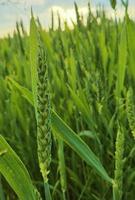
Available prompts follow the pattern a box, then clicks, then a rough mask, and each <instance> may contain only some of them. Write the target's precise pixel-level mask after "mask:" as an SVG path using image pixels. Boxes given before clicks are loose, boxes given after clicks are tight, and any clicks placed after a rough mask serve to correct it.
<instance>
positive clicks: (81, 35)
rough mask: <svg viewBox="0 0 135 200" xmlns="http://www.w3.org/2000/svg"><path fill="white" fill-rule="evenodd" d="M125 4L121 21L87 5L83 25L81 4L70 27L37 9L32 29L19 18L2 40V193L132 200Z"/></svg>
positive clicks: (132, 121) (3, 199)
mask: <svg viewBox="0 0 135 200" xmlns="http://www.w3.org/2000/svg"><path fill="white" fill-rule="evenodd" d="M110 2H111V5H112V8H113V9H114V11H113V12H115V10H116V1H110ZM122 2H123V6H124V7H125V17H124V18H123V20H119V19H117V17H116V19H115V20H113V19H108V18H107V17H106V15H105V12H104V10H99V9H98V10H97V12H96V15H93V13H92V12H91V8H90V5H88V11H89V13H88V17H87V23H86V24H84V22H83V18H82V17H81V16H80V14H79V11H78V6H77V4H75V11H76V17H77V20H76V21H77V23H76V24H75V23H73V26H74V28H73V29H70V27H69V26H68V24H67V23H66V22H65V24H64V29H63V27H62V25H61V20H60V17H59V16H58V21H59V23H58V24H59V26H58V28H57V29H56V30H55V29H54V16H53V13H52V25H51V28H50V29H49V31H46V30H44V29H43V27H42V26H41V24H40V22H39V20H36V19H35V18H34V17H33V14H32V17H31V23H30V34H27V33H26V31H25V30H24V27H23V24H22V22H21V23H17V30H16V32H14V35H13V37H10V36H9V37H8V38H4V39H0V134H1V136H0V172H1V177H0V200H7V199H11V200H14V199H15V200H16V199H18V198H19V199H21V200H41V199H46V200H50V199H54V200H111V199H112V200H127V199H129V200H134V196H135V141H134V139H135V116H134V114H135V103H134V100H135V97H134V94H135V91H134V88H135V39H134V33H135V22H134V21H133V20H132V19H130V18H129V15H128V1H127V3H126V1H122ZM4 138H5V139H4ZM5 140H6V141H7V142H8V143H9V144H10V146H9V144H8V143H7V142H6V141H5ZM11 147H12V148H11ZM18 156H19V157H18ZM24 165H25V166H24ZM26 168H27V169H26ZM7 182H8V184H9V185H8V184H7Z"/></svg>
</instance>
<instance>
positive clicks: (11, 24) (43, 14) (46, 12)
mask: <svg viewBox="0 0 135 200" xmlns="http://www.w3.org/2000/svg"><path fill="white" fill-rule="evenodd" d="M89 1H90V0H76V1H75V2H76V3H77V4H78V6H79V10H80V13H81V14H83V15H84V16H86V15H87V13H88V9H87V3H88V2H89ZM118 1H119V2H118V6H117V15H118V16H119V17H122V16H123V13H124V9H123V7H122V6H121V3H120V0H118ZM90 2H91V7H92V11H93V12H95V10H96V8H97V6H98V5H99V4H100V5H103V6H104V8H105V9H106V12H107V15H108V16H109V17H110V16H111V17H113V16H114V12H113V10H112V8H111V6H110V3H109V0H91V1H90ZM31 6H32V8H33V11H34V14H35V15H36V16H38V17H39V19H40V21H41V23H42V24H43V25H44V27H46V28H48V27H49V25H50V23H51V22H50V21H51V10H53V11H54V13H55V17H56V15H57V14H56V13H57V11H58V12H59V13H60V16H61V18H62V19H66V20H67V21H68V23H69V25H70V24H71V18H72V19H73V20H75V11H74V0H0V37H2V36H5V35H7V34H8V33H12V32H13V30H14V29H15V24H16V21H20V20H21V19H22V20H23V22H24V25H25V27H26V29H28V27H29V21H30V10H31ZM129 13H130V15H131V17H135V0H129Z"/></svg>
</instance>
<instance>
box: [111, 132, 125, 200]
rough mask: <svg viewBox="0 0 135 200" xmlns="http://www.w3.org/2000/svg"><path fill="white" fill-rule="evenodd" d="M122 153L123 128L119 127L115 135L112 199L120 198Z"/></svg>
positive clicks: (119, 199)
mask: <svg viewBox="0 0 135 200" xmlns="http://www.w3.org/2000/svg"><path fill="white" fill-rule="evenodd" d="M123 153H124V132H123V129H121V128H119V129H118V133H117V137H116V151H115V173H114V183H113V200H121V199H122V182H123Z"/></svg>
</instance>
